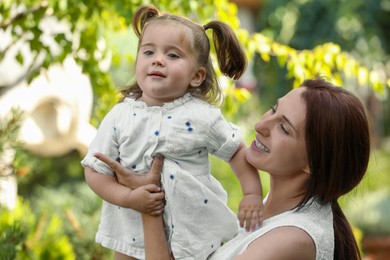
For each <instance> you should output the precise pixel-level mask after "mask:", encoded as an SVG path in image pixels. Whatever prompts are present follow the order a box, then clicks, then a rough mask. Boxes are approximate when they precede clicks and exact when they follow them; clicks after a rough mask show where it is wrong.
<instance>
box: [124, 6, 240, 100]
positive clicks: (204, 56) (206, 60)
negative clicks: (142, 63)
mask: <svg viewBox="0 0 390 260" xmlns="http://www.w3.org/2000/svg"><path fill="white" fill-rule="evenodd" d="M155 23H159V24H161V23H174V24H175V25H179V26H185V27H186V28H188V29H189V31H190V32H192V36H193V38H192V39H191V38H189V39H191V41H192V40H193V44H192V46H191V47H192V48H193V50H194V51H195V57H197V62H198V64H197V65H198V66H201V67H204V68H205V69H206V78H205V80H204V81H203V82H202V84H201V85H200V86H199V87H197V88H189V89H188V91H189V92H191V94H192V95H193V96H196V97H198V98H200V99H203V100H205V101H207V102H209V103H218V102H220V101H222V98H223V95H222V90H221V88H220V87H219V82H218V78H217V75H216V73H215V71H214V68H213V65H212V62H211V59H210V41H209V38H208V37H207V34H206V30H208V29H211V30H213V34H212V37H213V42H214V47H215V50H216V54H217V60H218V65H219V68H220V71H221V72H222V73H223V74H224V75H225V76H228V77H230V78H232V79H235V80H237V79H239V78H240V77H241V75H242V73H243V72H244V71H245V69H246V66H247V59H246V56H245V52H244V50H243V49H242V47H241V45H240V43H239V41H238V39H237V36H236V35H235V33H234V31H233V29H232V28H231V27H230V26H229V25H227V24H226V23H224V22H221V21H215V20H214V21H211V22H209V23H207V24H206V25H204V26H201V25H199V24H197V23H195V22H193V21H191V20H189V19H187V18H185V17H182V16H177V15H173V14H168V13H160V12H159V11H158V9H157V8H156V7H154V6H143V7H141V8H140V9H138V10H137V12H136V13H135V14H134V18H133V29H134V32H135V34H136V35H137V37H138V39H139V42H138V48H139V46H140V43H141V41H142V37H143V31H144V30H145V28H146V27H147V26H149V25H151V24H155ZM191 43H192V42H189V44H191ZM121 93H122V94H123V96H124V97H127V96H131V97H134V98H139V97H140V96H141V95H142V90H141V88H140V87H139V85H138V83H137V82H135V83H134V84H132V85H131V86H129V87H128V88H127V89H125V90H122V91H121Z"/></svg>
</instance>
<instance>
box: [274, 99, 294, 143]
mask: <svg viewBox="0 0 390 260" xmlns="http://www.w3.org/2000/svg"><path fill="white" fill-rule="evenodd" d="M277 109H278V104H277V103H276V104H275V105H274V106H271V112H272V114H275V113H276V111H277ZM278 127H279V129H280V130H281V131H282V132H283V133H284V134H285V135H290V133H289V131H288V130H287V128H286V127H285V126H284V125H283V124H282V123H280V124H278Z"/></svg>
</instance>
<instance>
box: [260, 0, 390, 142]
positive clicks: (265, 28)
mask: <svg viewBox="0 0 390 260" xmlns="http://www.w3.org/2000/svg"><path fill="white" fill-rule="evenodd" d="M257 30H258V31H261V33H262V34H264V35H266V36H267V37H269V38H271V39H273V40H274V41H277V42H280V43H282V44H286V45H288V46H290V47H293V48H295V49H298V50H304V49H312V48H315V47H316V46H318V45H321V44H325V43H327V42H333V43H335V44H337V45H339V46H341V48H342V49H343V50H345V51H348V52H349V53H350V55H352V56H353V57H358V59H359V61H360V63H361V64H364V65H365V66H367V67H371V68H373V67H374V68H377V69H378V70H377V71H378V74H377V75H373V74H370V73H368V72H367V71H366V70H365V69H363V68H355V69H356V70H357V72H358V73H357V77H356V80H349V81H345V82H344V84H343V86H346V87H348V88H353V87H352V86H353V85H357V84H361V83H362V82H363V81H364V80H362V78H366V77H368V78H375V77H379V78H380V77H382V78H388V77H389V74H390V71H389V68H390V59H389V55H390V34H389V33H388V32H389V30H390V1H389V0H377V1H365V0H356V1H338V0H326V1H320V0H304V1H301V0H293V1H289V0H273V1H268V0H264V2H263V8H262V10H261V12H260V13H259V14H258V23H257ZM324 57H326V55H325V56H324ZM256 62H257V68H260V69H262V70H264V73H259V74H258V75H259V78H258V80H259V89H260V94H261V95H266V96H271V97H274V96H275V95H278V96H279V93H275V92H282V91H284V89H283V88H282V87H279V88H277V89H279V91H275V88H274V87H273V86H285V85H286V81H288V79H286V78H285V77H284V75H285V74H286V70H285V69H283V68H282V69H280V68H278V66H273V65H272V63H271V64H269V63H267V62H266V61H263V60H261V59H260V58H258V59H257V60H256ZM275 62H276V61H275V59H274V60H273V63H275ZM266 63H267V65H264V64H266ZM363 85H366V83H363ZM353 90H355V91H356V89H353ZM367 90H369V89H368V88H365V91H366V92H367ZM357 91H358V92H362V90H357ZM363 92H364V91H363ZM388 95H389V89H388V88H386V89H383V96H381V97H380V99H382V100H383V102H382V105H383V108H381V109H382V111H381V113H383V115H382V120H385V121H386V120H387V123H385V124H384V125H383V122H381V121H379V122H378V124H381V126H380V127H382V130H376V132H377V134H385V135H390V119H389V118H390V99H388V98H386V97H387V96H388ZM365 96H366V97H367V96H370V95H367V94H365ZM367 105H368V106H369V107H370V109H371V110H372V112H373V113H378V108H377V107H375V101H374V102H373V99H372V97H370V99H369V100H367ZM377 120H380V119H378V118H377Z"/></svg>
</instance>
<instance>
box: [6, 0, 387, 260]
mask: <svg viewBox="0 0 390 260" xmlns="http://www.w3.org/2000/svg"><path fill="white" fill-rule="evenodd" d="M314 2H317V3H316V5H318V6H319V5H320V4H319V2H321V1H307V0H303V1H302V0H299V1H298V0H294V1H281V0H277V1H273V3H274V4H275V6H274V5H273V4H272V1H270V3H269V6H270V7H274V8H276V9H278V11H277V12H275V13H274V14H272V15H273V16H274V17H273V18H272V19H271V18H270V21H273V23H274V24H277V21H278V19H281V20H283V26H287V27H283V28H282V27H281V29H280V30H273V32H274V33H275V32H280V36H281V37H279V38H278V37H276V36H272V35H271V34H270V33H269V32H270V30H266V31H263V32H262V33H255V34H253V35H249V33H248V32H247V31H245V30H242V29H239V20H238V17H237V7H236V6H235V4H233V3H230V2H228V1H227V0H215V1H211V0H202V1H182V0H160V1H157V0H153V1H146V0H130V1H119V0H114V1H111V0H81V1H80V0H47V1H41V0H16V1H11V0H3V1H0V14H1V16H0V30H4V31H6V30H7V31H10V32H11V34H12V37H13V41H12V42H11V43H10V45H8V46H5V47H4V48H3V49H1V50H0V62H1V61H2V60H3V59H4V57H5V56H6V55H7V51H8V50H9V49H10V48H12V47H13V46H15V45H16V44H17V42H18V41H19V40H20V39H23V40H24V41H26V42H27V44H28V45H29V47H30V49H31V53H32V54H33V55H34V60H38V59H37V58H38V55H40V54H42V53H43V54H44V55H45V58H44V60H43V61H42V63H41V64H33V65H31V66H30V67H29V69H28V72H27V75H26V76H27V77H28V79H29V81H31V80H32V79H33V78H34V76H36V75H37V73H38V72H39V71H40V70H42V69H47V68H48V67H49V66H50V65H51V64H54V63H57V62H62V61H63V60H64V59H65V57H67V56H71V57H73V58H74V59H75V60H76V61H77V63H78V64H79V65H80V66H81V67H82V68H83V72H84V73H86V74H87V75H88V76H89V78H90V80H91V82H92V86H93V91H94V95H95V96H94V102H95V103H94V110H93V114H92V118H91V122H92V124H94V125H95V126H97V125H98V124H99V122H100V120H101V119H102V117H103V116H104V115H105V114H106V113H107V111H108V110H109V109H110V108H111V107H112V105H113V104H115V103H116V102H117V100H118V95H117V89H118V87H121V86H118V85H121V84H118V83H117V82H115V81H114V77H113V71H114V70H115V69H117V66H120V65H121V64H129V63H132V62H134V60H135V57H134V55H135V54H134V53H135V51H134V49H135V48H136V46H135V44H130V45H126V44H125V45H122V46H120V47H118V46H117V45H115V44H114V42H113V39H115V36H117V35H120V34H122V35H127V34H131V33H130V31H131V29H130V28H129V25H130V24H131V20H132V14H133V13H134V11H135V10H136V9H137V8H138V7H139V6H140V5H142V4H155V5H156V6H158V7H159V8H160V9H161V10H163V11H169V12H172V13H176V14H179V15H186V16H187V17H189V18H190V19H193V20H195V21H197V22H199V23H201V24H204V23H206V22H207V21H209V20H210V19H220V20H222V21H225V22H227V23H228V24H230V25H231V26H232V27H233V28H234V30H235V31H236V32H237V34H238V36H239V38H240V40H241V42H242V44H243V45H244V47H245V49H246V51H247V55H248V57H249V58H252V57H254V56H256V57H261V61H260V62H259V61H258V60H257V61H256V62H257V63H258V64H261V65H260V67H257V70H256V72H255V74H256V75H257V76H258V77H259V78H265V77H269V78H273V79H274V78H285V75H288V80H289V81H291V83H293V82H295V83H294V85H297V84H298V83H299V82H301V81H302V79H303V78H306V77H313V76H316V75H321V76H327V77H328V78H330V79H331V80H332V81H334V82H335V83H336V84H339V85H344V84H343V83H344V82H345V81H346V80H353V81H356V82H357V83H358V84H360V85H363V86H370V87H372V88H373V89H374V90H375V91H378V93H381V92H384V90H385V86H389V85H390V81H389V79H388V77H387V76H383V74H382V70H381V69H377V68H376V67H375V66H373V64H370V63H367V62H366V60H360V59H356V58H354V56H352V55H351V53H347V52H345V49H344V45H343V44H344V43H342V42H337V41H334V42H335V43H324V42H322V41H321V42H315V41H314V40H316V39H320V37H316V36H315V35H313V37H312V39H313V42H311V45H306V46H304V47H302V46H298V42H299V41H298V40H296V41H295V40H294V41H292V39H294V32H292V33H291V31H289V28H291V26H293V25H294V26H295V24H298V23H291V20H289V18H288V17H290V18H291V17H292V18H291V19H293V21H294V19H295V21H298V18H300V17H302V19H304V18H306V17H309V14H310V12H309V11H310V9H308V11H307V12H308V13H305V15H301V14H300V13H299V12H300V11H301V10H304V9H302V6H303V5H304V4H305V3H307V4H309V3H312V4H314ZM336 2H339V1H335V0H334V1H331V2H330V3H332V5H329V7H330V8H332V7H334V6H336V4H337V3H336ZM341 2H343V3H345V6H344V8H345V9H346V7H347V6H346V5H347V3H348V2H350V1H341ZM357 2H358V3H359V4H362V3H363V2H376V1H363V0H359V1H357ZM384 2H386V3H387V2H388V0H387V1H384ZM16 5H21V6H24V8H21V9H19V10H18V12H15V11H16V9H15V6H16ZM265 6H267V5H265ZM311 8H312V10H317V9H315V8H314V7H313V6H311ZM335 9H337V8H335ZM318 10H319V9H318ZM344 12H345V10H344ZM313 13H315V12H313ZM337 13H339V14H342V11H339V12H337ZM360 13H361V14H362V15H363V12H360ZM294 15H295V16H294ZM348 15H353V12H351V13H349V14H348ZM286 17H287V18H286ZM294 17H295V18H294ZM310 17H311V19H314V18H315V15H314V14H313V16H310ZM340 17H341V16H340ZM48 18H51V19H55V20H57V21H63V22H64V23H65V24H68V25H69V30H70V33H66V32H59V33H57V34H56V35H54V41H55V42H56V43H57V44H58V46H59V47H60V49H59V51H58V52H53V50H52V49H51V48H50V46H48V45H46V44H45V43H44V42H42V41H41V40H40V39H41V37H42V33H43V32H42V28H40V26H39V24H40V23H41V21H42V20H45V19H48ZM266 19H268V18H266ZM340 19H341V18H340ZM345 19H347V20H346V21H347V23H348V24H352V25H353V24H354V21H355V20H354V19H351V20H349V19H350V18H349V17H347V18H345ZM383 19H385V18H383ZM317 20H321V21H324V23H325V22H329V21H328V20H323V19H317ZM341 22H342V21H340V23H341ZM303 25H305V24H302V26H303ZM306 26H309V27H310V26H311V24H310V23H307V25H306ZM294 28H298V27H294ZM321 28H323V29H324V30H326V29H327V24H325V25H323V26H322V27H321ZM351 28H352V27H351ZM361 28H362V27H361ZM309 29H310V28H309ZM347 32H348V31H347ZM347 32H346V33H347ZM306 35H307V34H306ZM282 36H283V37H282ZM382 36H383V37H388V34H387V35H382ZM382 36H381V37H382ZM129 37H133V38H134V35H132V36H131V35H130V36H129ZM301 39H305V38H303V37H301ZM381 39H382V38H381ZM301 42H303V41H301ZM345 42H352V41H351V39H349V41H348V39H346V41H345ZM373 42H374V43H375V40H373ZM132 43H136V40H134V39H132ZM318 44H321V45H318ZM289 45H290V46H289ZM340 46H342V48H341V47H340ZM387 46H389V45H387ZM118 48H120V49H118ZM124 48H128V49H129V50H128V52H125V55H124V54H123V50H122V49H124ZM342 49H343V50H344V51H342ZM347 50H349V49H347ZM129 53H130V54H129ZM352 54H353V53H352ZM111 55H112V58H111ZM380 56H381V55H380V54H379V55H376V56H375V57H380ZM212 58H213V59H215V56H214V54H212ZM16 59H17V61H18V62H19V63H20V64H24V63H25V62H26V60H25V59H24V57H23V56H22V55H21V53H18V54H17V55H16ZM105 59H109V60H111V61H112V68H111V70H110V71H107V70H104V69H103V68H102V67H101V64H102V62H103V61H104V60H105ZM36 66H38V69H36ZM131 66H132V64H129V67H130V68H129V74H130V72H131ZM276 67H277V68H280V69H281V71H283V73H282V74H277V73H275V72H271V73H269V71H268V70H267V69H268V68H276ZM281 75H282V76H281ZM273 82H275V81H273ZM224 83H225V81H224ZM270 86H271V88H272V89H271V91H272V92H273V94H275V95H277V96H281V95H282V94H284V93H285V92H286V89H283V88H278V87H276V86H278V84H270ZM282 86H285V88H287V87H286V86H290V85H286V84H282ZM263 87H264V85H260V88H263ZM224 90H225V94H226V99H225V102H224V104H223V105H222V109H223V111H224V112H225V113H226V115H227V116H228V117H231V118H233V120H232V121H233V122H236V123H237V124H238V125H240V126H242V128H243V131H244V136H245V140H246V141H247V143H250V142H251V141H252V140H253V131H251V130H252V128H253V124H254V122H256V120H258V118H259V116H260V115H261V114H262V113H261V109H260V108H259V106H258V105H254V104H255V103H259V100H256V99H254V96H253V95H251V93H249V92H248V91H246V90H243V89H237V88H235V86H234V82H233V81H230V80H227V81H226V84H224ZM264 104H265V101H264V100H263V99H262V105H264ZM256 110H258V113H254V112H253V111H256ZM11 121H12V120H11ZM16 122H17V120H16V121H15V124H11V125H13V126H15V127H16V126H17V124H16ZM248 125H249V127H248ZM247 128H248V129H247ZM2 129H4V131H3V130H2V131H1V133H0V147H1V148H0V149H3V148H4V147H5V146H4V144H6V143H7V142H8V143H9V144H10V145H13V144H15V143H13V141H11V140H15V139H12V138H14V136H15V134H16V130H15V131H14V130H12V128H9V127H4V128H2ZM0 151H1V150H0ZM80 160H81V157H80V155H79V154H77V153H76V152H71V153H70V154H68V155H67V156H63V157H60V158H41V157H38V156H34V155H32V154H29V153H27V152H25V151H23V152H18V153H17V155H16V158H15V160H14V162H13V164H14V166H13V167H14V168H15V169H17V170H18V171H17V172H19V174H18V183H19V194H20V195H22V196H24V197H25V199H20V200H19V202H18V205H17V208H16V209H15V210H13V211H7V210H5V209H0V231H1V237H0V259H14V258H18V259H67V258H69V259H73V258H76V259H107V258H109V257H112V252H111V251H108V250H106V249H104V248H103V247H101V246H100V245H98V244H96V243H95V242H94V235H95V232H96V229H97V225H98V222H99V213H100V200H99V199H98V197H97V196H96V195H95V194H94V193H93V192H92V191H91V190H90V189H89V188H88V187H87V185H86V184H85V182H84V178H83V173H82V172H83V169H82V167H81V165H80ZM212 165H213V172H215V175H216V177H217V178H218V179H219V180H220V181H221V182H222V183H223V186H224V187H225V188H226V189H227V190H228V192H229V206H230V207H231V208H232V209H234V210H236V209H237V207H238V203H239V200H240V198H241V190H240V186H239V185H238V182H237V180H236V179H235V177H234V175H233V173H232V172H231V170H230V167H229V166H228V165H227V164H226V163H224V162H221V161H220V160H214V159H213V160H212ZM262 179H263V185H264V187H268V185H267V178H266V177H265V178H262ZM266 192H267V190H264V193H266ZM27 199H28V201H29V202H28V201H27ZM30 205H32V206H31V207H30ZM15 256H17V257H15Z"/></svg>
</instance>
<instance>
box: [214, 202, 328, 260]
mask: <svg viewBox="0 0 390 260" xmlns="http://www.w3.org/2000/svg"><path fill="white" fill-rule="evenodd" d="M285 226H292V227H297V228H300V229H302V230H304V231H305V232H306V233H307V234H309V235H310V237H311V238H312V239H313V241H314V244H315V247H316V260H329V259H333V253H334V231H333V213H332V208H331V206H330V204H325V205H321V204H320V203H319V202H318V201H317V200H312V203H310V202H309V203H307V204H306V206H305V207H304V208H302V209H300V210H299V211H294V210H291V211H287V212H284V213H282V214H279V215H276V216H274V217H272V218H269V219H266V220H265V221H264V222H263V225H262V227H261V228H259V229H258V230H256V231H254V232H252V233H249V232H246V231H245V230H244V229H241V230H240V232H239V234H238V235H237V236H236V237H235V238H233V239H232V240H230V241H229V242H228V243H226V244H224V245H223V246H222V247H220V248H219V249H218V250H217V251H216V252H215V253H214V254H213V255H212V256H211V257H210V258H209V260H229V259H233V258H234V257H235V256H238V255H240V254H241V253H243V252H244V251H245V250H246V249H247V248H248V246H249V245H250V243H252V242H253V241H254V240H256V239H257V238H260V237H261V236H263V235H264V234H266V233H267V232H269V231H271V230H273V229H275V228H278V227H285ZM297 250H299V248H297ZM259 254H261V252H259Z"/></svg>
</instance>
